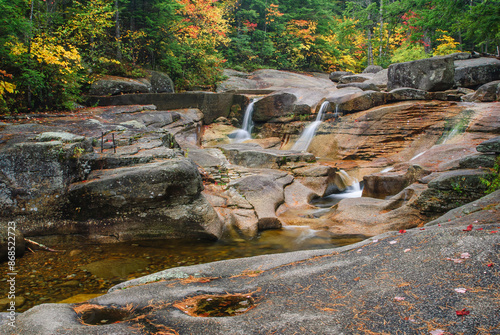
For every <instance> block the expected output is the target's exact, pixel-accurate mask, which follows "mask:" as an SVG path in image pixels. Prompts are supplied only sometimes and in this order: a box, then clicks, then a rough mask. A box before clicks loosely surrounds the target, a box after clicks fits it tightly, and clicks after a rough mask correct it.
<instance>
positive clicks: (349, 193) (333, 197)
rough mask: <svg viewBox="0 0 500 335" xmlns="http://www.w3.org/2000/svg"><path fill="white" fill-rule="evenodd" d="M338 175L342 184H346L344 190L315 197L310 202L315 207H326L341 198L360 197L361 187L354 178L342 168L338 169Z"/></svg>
mask: <svg viewBox="0 0 500 335" xmlns="http://www.w3.org/2000/svg"><path fill="white" fill-rule="evenodd" d="M338 176H339V177H340V179H342V182H343V184H344V185H346V186H347V187H346V188H345V189H344V191H342V192H340V193H335V194H330V195H327V196H326V197H323V198H320V199H316V200H314V201H312V202H311V204H313V205H314V206H316V207H320V208H326V207H331V206H333V205H335V204H336V203H338V202H339V201H340V200H342V199H346V198H361V195H362V193H363V188H362V187H361V183H360V182H359V181H358V180H357V179H356V178H354V177H351V176H349V175H348V174H347V172H345V171H344V170H339V172H338Z"/></svg>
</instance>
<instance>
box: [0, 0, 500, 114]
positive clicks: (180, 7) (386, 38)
mask: <svg viewBox="0 0 500 335" xmlns="http://www.w3.org/2000/svg"><path fill="white" fill-rule="evenodd" d="M0 13H2V14H3V15H2V17H1V18H0V112H1V113H3V114H13V113H17V112H27V111H28V112H29V111H44V110H64V109H71V108H72V107H73V106H74V105H75V103H77V102H79V101H80V99H81V97H82V93H85V92H86V91H87V90H88V89H89V87H90V84H91V83H92V82H93V81H95V80H96V79H97V78H99V77H100V76H102V75H117V76H125V77H131V78H140V77H144V76H146V75H147V70H148V69H150V70H157V71H162V72H166V73H167V74H169V76H170V77H171V78H172V79H173V80H174V82H175V85H176V89H177V90H180V91H182V90H189V89H192V88H195V87H205V88H208V89H210V88H211V89H213V88H214V87H215V84H216V83H217V81H220V80H221V79H222V69H223V68H233V69H236V70H242V71H251V70H255V69H257V68H275V69H282V70H291V71H322V72H331V71H336V70H344V71H353V72H360V71H361V70H362V69H363V68H364V67H366V66H367V65H371V64H376V65H381V66H383V67H387V66H388V65H389V64H391V63H394V62H403V61H409V60H415V59H420V58H425V57H430V56H433V55H434V56H435V55H445V54H449V53H453V52H457V51H474V50H476V51H479V52H485V53H488V52H491V53H498V45H500V0H352V1H344V0H339V1H332V0H279V1H278V0H0Z"/></svg>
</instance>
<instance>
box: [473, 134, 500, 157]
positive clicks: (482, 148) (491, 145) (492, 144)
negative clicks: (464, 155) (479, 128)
mask: <svg viewBox="0 0 500 335" xmlns="http://www.w3.org/2000/svg"><path fill="white" fill-rule="evenodd" d="M476 150H477V151H479V152H485V153H488V152H493V153H495V154H497V155H498V154H500V136H497V137H494V138H491V139H489V140H487V141H484V142H482V143H480V144H479V145H478V146H477V147H476Z"/></svg>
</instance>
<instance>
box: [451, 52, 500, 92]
mask: <svg viewBox="0 0 500 335" xmlns="http://www.w3.org/2000/svg"><path fill="white" fill-rule="evenodd" d="M495 80H500V60H498V59H495V58H486V57H482V58H473V59H467V60H457V61H455V85H456V86H458V87H471V88H475V87H478V86H480V85H484V84H486V83H489V82H492V81H495Z"/></svg>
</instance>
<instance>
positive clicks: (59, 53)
mask: <svg viewBox="0 0 500 335" xmlns="http://www.w3.org/2000/svg"><path fill="white" fill-rule="evenodd" d="M57 42H58V41H57V39H56V38H55V37H52V36H46V35H41V36H37V37H35V38H33V40H32V42H31V57H32V58H34V59H35V60H36V61H38V62H39V63H44V64H47V65H52V66H55V68H56V69H57V71H58V72H59V73H61V74H71V73H74V72H76V71H78V70H80V69H82V68H83V66H82V63H81V57H80V53H79V52H78V50H77V49H76V48H75V47H74V46H71V45H70V46H67V47H64V46H62V45H60V44H57Z"/></svg>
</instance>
